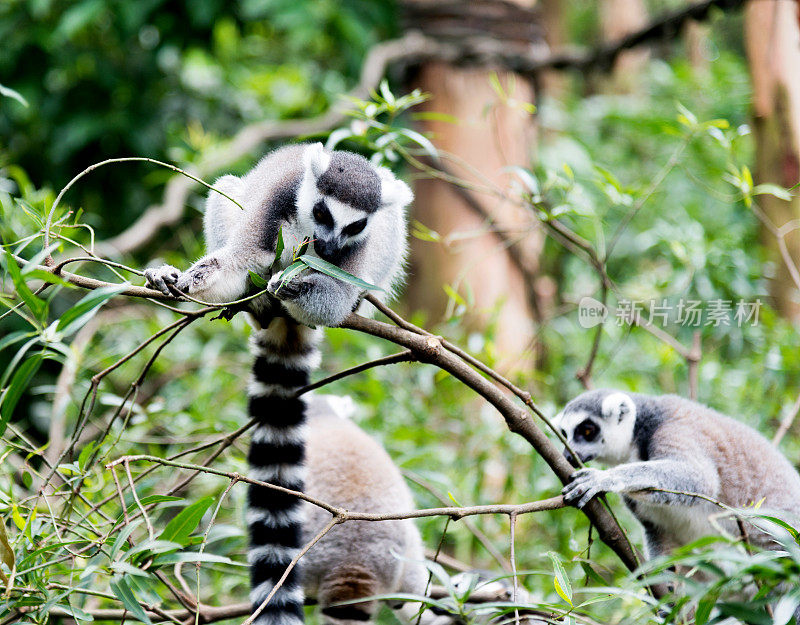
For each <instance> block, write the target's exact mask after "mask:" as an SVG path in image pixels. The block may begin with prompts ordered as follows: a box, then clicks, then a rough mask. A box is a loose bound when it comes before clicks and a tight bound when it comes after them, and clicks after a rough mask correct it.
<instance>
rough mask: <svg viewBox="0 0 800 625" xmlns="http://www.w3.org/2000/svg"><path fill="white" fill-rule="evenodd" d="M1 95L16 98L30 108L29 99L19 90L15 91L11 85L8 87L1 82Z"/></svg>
mask: <svg viewBox="0 0 800 625" xmlns="http://www.w3.org/2000/svg"><path fill="white" fill-rule="evenodd" d="M0 96H3V97H5V98H11V99H13V100H16V101H17V102H19V103H20V104H21V105H22V106H24V107H25V108H28V101H27V100H26V99H25V98H23V97H22V95H21V94H20V93H19V92H18V91H15V90H14V89H12V88H11V87H6V86H5V85H3V84H0Z"/></svg>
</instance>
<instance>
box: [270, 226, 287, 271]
mask: <svg viewBox="0 0 800 625" xmlns="http://www.w3.org/2000/svg"><path fill="white" fill-rule="evenodd" d="M284 247H285V245H284V243H283V226H280V227H279V228H278V239H277V241H276V243H275V259H274V260H273V261H272V266H271V267H270V269H277V268H278V267H280V264H281V256H282V255H283V248H284Z"/></svg>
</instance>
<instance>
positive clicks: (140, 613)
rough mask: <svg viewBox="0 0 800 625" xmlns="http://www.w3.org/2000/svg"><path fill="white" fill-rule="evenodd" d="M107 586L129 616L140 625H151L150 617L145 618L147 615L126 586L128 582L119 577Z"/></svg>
mask: <svg viewBox="0 0 800 625" xmlns="http://www.w3.org/2000/svg"><path fill="white" fill-rule="evenodd" d="M109 586H110V587H111V591H112V592H113V593H114V594H115V595H116V596H117V598H118V599H119V600H120V601H121V602H122V605H124V606H125V609H126V610H127V611H128V612H130V613H131V616H133V617H134V618H135V619H136V620H138V621H141V622H142V623H147V625H152V622H151V621H150V617H148V616H147V613H146V612H145V611H144V609H143V608H142V606H141V605H140V604H139V602H138V601H137V600H136V596H135V595H134V594H133V591H132V590H131V587H130V586H129V585H128V581H127V580H126V579H125V578H124V577H120V578H118V579H116V580H113V579H112V580H111V582H110V583H109Z"/></svg>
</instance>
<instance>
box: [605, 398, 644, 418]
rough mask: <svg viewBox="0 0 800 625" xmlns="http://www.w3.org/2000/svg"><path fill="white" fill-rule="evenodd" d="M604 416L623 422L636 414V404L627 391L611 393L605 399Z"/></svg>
mask: <svg viewBox="0 0 800 625" xmlns="http://www.w3.org/2000/svg"><path fill="white" fill-rule="evenodd" d="M601 411H602V413H603V418H605V419H609V420H613V421H616V422H617V423H621V422H622V421H625V420H627V419H630V418H631V417H635V416H636V405H635V404H634V403H633V400H632V399H631V398H630V396H628V395H626V394H625V393H611V394H610V395H609V396H608V397H606V398H605V399H604V400H603V406H602V408H601Z"/></svg>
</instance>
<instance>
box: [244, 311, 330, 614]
mask: <svg viewBox="0 0 800 625" xmlns="http://www.w3.org/2000/svg"><path fill="white" fill-rule="evenodd" d="M318 337H319V332H318V331H316V330H313V329H311V328H308V327H306V326H302V325H297V324H295V323H294V322H292V321H291V320H288V319H284V318H278V319H275V320H273V321H272V323H271V324H270V326H269V327H268V328H267V329H263V330H258V331H254V332H253V335H252V338H251V348H252V351H253V354H254V356H255V361H254V363H253V372H252V379H251V381H250V402H249V408H250V416H251V417H252V418H255V419H257V420H258V424H257V426H256V429H255V431H254V432H253V437H252V442H251V445H250V454H249V457H248V461H249V463H250V477H252V478H253V479H257V480H260V481H263V482H270V483H272V484H277V485H278V486H283V487H285V488H289V489H291V490H295V491H301V490H303V486H304V471H305V467H304V457H305V440H306V436H305V428H306V423H305V422H306V405H305V400H304V399H302V398H295V397H294V395H295V392H296V391H297V389H298V388H300V387H302V386H305V385H306V384H308V380H309V373H310V372H311V370H312V369H315V368H316V367H317V366H319V359H320V355H319V351H318V349H317V342H318ZM302 504H303V502H302V501H301V500H300V499H298V498H296V497H293V496H291V495H286V494H284V493H281V492H278V491H276V490H274V489H269V488H265V487H262V486H254V485H252V484H251V485H250V487H249V491H248V511H247V524H248V528H249V531H250V550H249V552H248V562H249V563H250V582H251V591H250V601H251V602H252V603H253V610H254V611H255V610H257V609H258V608H259V607H260V606H261V605H262V604H263V602H264V600H265V599H266V598H267V596H268V595H269V593H270V591H271V590H272V589H273V588H274V586H275V584H276V583H277V582H278V580H279V579H280V578H281V576H282V575H283V573H284V571H285V570H286V567H287V566H288V565H289V563H290V562H291V560H292V558H293V557H294V556H295V555H297V553H298V552H299V550H300V548H301V547H302V544H301V541H302V526H303V505H302ZM300 564H302V561H301V562H300V563H299V564H298V566H296V567H295V568H294V569H292V571H291V572H290V573H289V576H288V577H287V578H286V581H285V582H284V583H283V585H282V586H281V587H280V588H279V589H278V591H277V592H276V593H275V595H274V596H273V597H272V598H271V599H270V601H269V603H268V604H267V605H266V606H265V607H264V608H263V610H262V611H261V613H260V614H259V616H258V617H257V618H256V620H255V625H302V623H303V620H304V619H303V603H304V594H303V586H302V581H301V577H300V573H299V565H300Z"/></svg>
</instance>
